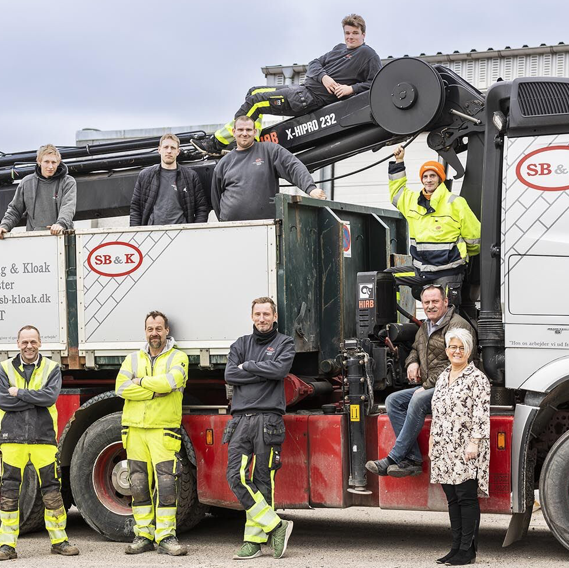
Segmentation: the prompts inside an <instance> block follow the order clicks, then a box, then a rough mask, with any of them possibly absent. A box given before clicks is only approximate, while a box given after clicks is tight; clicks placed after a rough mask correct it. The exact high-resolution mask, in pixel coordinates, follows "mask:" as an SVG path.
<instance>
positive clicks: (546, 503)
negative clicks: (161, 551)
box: [539, 432, 569, 549]
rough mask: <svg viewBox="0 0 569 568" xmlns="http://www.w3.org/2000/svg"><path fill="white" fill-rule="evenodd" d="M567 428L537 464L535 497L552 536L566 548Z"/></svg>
mask: <svg viewBox="0 0 569 568" xmlns="http://www.w3.org/2000/svg"><path fill="white" fill-rule="evenodd" d="M568 492H569V432H565V434H563V435H562V436H561V437H560V438H559V440H557V442H555V444H553V447H552V448H551V450H549V453H548V454H547V457H546V458H545V461H544V462H543V467H542V468H541V475H540V478H539V500H540V503H541V509H542V511H543V516H544V518H545V521H546V522H547V525H548V526H549V529H550V530H551V532H552V533H553V534H554V536H555V538H556V539H557V540H558V541H559V542H560V543H561V544H562V545H563V546H564V547H565V548H567V549H569V500H568V499H567V494H568Z"/></svg>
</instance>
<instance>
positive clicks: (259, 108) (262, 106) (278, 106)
mask: <svg viewBox="0 0 569 568" xmlns="http://www.w3.org/2000/svg"><path fill="white" fill-rule="evenodd" d="M321 106H323V105H322V103H320V102H318V101H317V100H316V99H315V98H314V96H313V95H312V93H311V92H310V91H309V90H308V89H307V88H306V87H303V86H302V85H283V86H279V87H267V85H265V86H259V87H251V88H250V89H249V91H247V96H246V97H245V102H244V103H243V104H242V105H241V107H240V108H239V110H238V111H237V112H236V113H235V118H237V117H238V116H249V117H250V118H252V119H253V120H254V121H255V122H257V121H258V120H259V117H260V116H262V115H263V114H276V115H280V116H302V115H303V114H307V113H309V112H312V111H313V110H316V109H318V108H320V107H321Z"/></svg>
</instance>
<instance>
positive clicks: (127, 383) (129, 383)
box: [117, 373, 134, 396]
mask: <svg viewBox="0 0 569 568" xmlns="http://www.w3.org/2000/svg"><path fill="white" fill-rule="evenodd" d="M121 374H122V373H119V375H121ZM133 385H134V383H133V382H132V381H131V380H130V379H127V380H126V381H125V382H124V383H123V384H122V385H121V386H120V387H119V388H118V389H117V396H122V393H123V392H124V391H125V390H126V389H127V388H128V387H131V386H133Z"/></svg>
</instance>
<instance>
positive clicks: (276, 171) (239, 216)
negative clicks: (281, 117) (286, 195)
mask: <svg viewBox="0 0 569 568" xmlns="http://www.w3.org/2000/svg"><path fill="white" fill-rule="evenodd" d="M279 177H282V178H284V179H286V180H287V181H288V182H289V183H291V184H293V185H295V186H296V187H298V188H299V189H301V190H302V191H305V192H307V193H310V192H311V191H312V190H313V189H315V188H316V185H315V183H314V180H313V179H312V176H311V175H310V173H309V172H308V170H307V169H306V166H305V165H304V164H303V163H302V162H301V161H300V160H299V159H298V158H296V157H295V156H293V155H292V154H291V153H290V152H289V151H288V150H285V149H284V148H283V147H282V146H279V145H278V144H273V143H272V142H262V143H259V142H255V143H253V145H252V146H251V147H250V148H247V149H246V150H233V151H232V152H230V153H229V154H227V156H224V157H223V158H222V159H221V160H220V161H219V163H218V164H217V166H216V167H215V170H214V172H213V179H212V182H211V202H212V206H213V209H214V211H215V214H216V215H217V218H218V219H219V220H220V221H245V220H252V219H274V218H275V215H276V209H275V202H274V197H275V195H276V194H277V193H278V190H279V179H278V178H279Z"/></svg>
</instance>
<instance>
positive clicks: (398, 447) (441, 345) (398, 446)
mask: <svg viewBox="0 0 569 568" xmlns="http://www.w3.org/2000/svg"><path fill="white" fill-rule="evenodd" d="M421 302H422V304H423V310H424V311H425V314H426V316H427V320H426V321H425V322H423V324H422V325H421V327H420V328H419V331H417V335H416V336H415V341H414V343H413V348H412V350H411V353H410V354H409V356H408V357H407V359H406V361H405V366H406V367H407V380H408V381H409V382H410V383H412V384H419V383H422V384H421V386H416V387H413V388H409V389H405V390H402V391H398V392H394V393H392V394H390V395H389V396H388V397H387V399H386V400H385V408H386V410H387V414H388V416H389V420H390V421H391V426H392V427H393V430H394V432H395V437H396V440H395V445H394V446H393V448H392V449H391V451H390V452H389V455H388V456H387V457H386V458H383V459H381V460H377V461H368V462H367V463H366V469H367V470H368V471H370V472H372V473H375V474H377V475H389V476H391V477H406V476H408V475H419V474H420V473H421V472H422V471H423V467H422V462H423V456H422V454H421V450H420V449H419V444H418V443H417V437H418V436H419V433H420V432H421V429H422V428H423V423H424V422H425V416H426V415H427V414H430V413H431V399H432V398H433V394H434V392H435V388H434V387H435V383H436V382H437V379H438V378H439V375H440V374H441V372H442V371H443V370H444V369H446V368H447V367H448V365H449V361H448V357H447V355H446V349H445V348H446V345H445V333H446V332H447V331H448V330H449V329H453V328H463V329H467V330H468V331H469V332H470V333H471V334H472V337H473V338H474V345H476V333H475V331H474V329H472V327H471V326H470V324H469V323H468V322H467V321H466V320H465V319H463V318H462V317H461V316H459V315H458V313H456V311H455V310H456V308H455V307H454V306H450V307H449V305H448V298H447V297H446V294H445V290H444V288H443V286H442V285H440V284H427V285H426V286H425V287H424V288H423V290H422V291H421ZM475 356H476V349H473V352H472V353H471V355H470V360H472V359H473V358H474V357H475Z"/></svg>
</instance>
